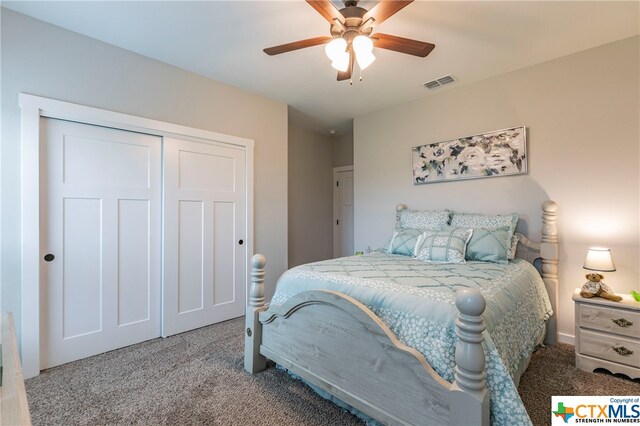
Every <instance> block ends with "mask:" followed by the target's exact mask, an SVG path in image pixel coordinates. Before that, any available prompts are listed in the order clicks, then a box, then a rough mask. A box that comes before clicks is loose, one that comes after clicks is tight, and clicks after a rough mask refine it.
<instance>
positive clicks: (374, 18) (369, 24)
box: [264, 0, 436, 81]
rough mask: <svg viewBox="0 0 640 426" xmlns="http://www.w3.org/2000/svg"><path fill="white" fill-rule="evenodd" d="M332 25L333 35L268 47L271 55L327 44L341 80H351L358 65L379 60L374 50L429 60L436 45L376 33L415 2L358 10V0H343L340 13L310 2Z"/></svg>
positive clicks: (322, 0)
mask: <svg viewBox="0 0 640 426" xmlns="http://www.w3.org/2000/svg"><path fill="white" fill-rule="evenodd" d="M306 1H307V3H309V4H310V5H311V7H313V8H314V9H315V10H316V11H317V12H318V13H320V15H322V17H323V18H324V19H326V20H327V21H329V23H330V24H331V36H321V37H314V38H309V39H306V40H299V41H294V42H292V43H287V44H281V45H279V46H273V47H268V48H266V49H264V52H265V53H266V54H268V55H279V54H281V53H285V52H291V51H293V50H298V49H303V48H305V47H312V46H318V45H321V44H326V45H327V46H326V48H325V52H326V53H327V56H328V57H329V59H331V61H332V62H331V65H332V66H333V67H334V68H335V69H336V70H338V81H342V80H348V79H350V78H351V75H352V74H353V67H354V62H356V61H357V63H358V66H359V67H360V69H365V68H366V67H367V66H369V65H370V64H371V63H372V62H373V61H374V60H375V59H376V58H375V56H374V55H373V52H372V51H373V47H374V46H375V47H377V48H380V49H387V50H393V51H395V52H400V53H406V54H409V55H414V56H419V57H422V58H424V57H426V56H427V55H428V54H429V53H431V51H432V50H433V48H434V47H436V46H435V45H434V44H431V43H425V42H422V41H417V40H411V39H408V38H404V37H398V36H394V35H389V34H382V33H375V34H372V32H373V29H374V28H375V27H376V26H377V25H379V24H381V23H382V22H384V21H385V20H387V19H388V18H389V17H391V16H393V15H395V14H396V13H398V12H399V11H400V10H401V9H403V8H404V7H405V6H407V5H409V3H411V2H412V1H413V0H381V1H380V2H378V3H377V4H376V5H375V6H373V7H372V8H371V9H370V10H366V9H364V8H362V7H358V0H343V3H344V6H345V7H344V8H342V9H340V10H338V9H337V8H336V7H335V6H334V5H333V4H332V3H331V1H330V0H306Z"/></svg>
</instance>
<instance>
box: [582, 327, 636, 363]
mask: <svg viewBox="0 0 640 426" xmlns="http://www.w3.org/2000/svg"><path fill="white" fill-rule="evenodd" d="M580 353H581V354H584V355H589V356H592V357H596V358H600V359H605V360H609V361H613V362H617V363H619V364H625V365H630V366H632V367H640V340H638V339H626V338H624V337H619V336H612V335H609V334H602V333H596V332H594V331H589V330H582V332H581V333H580Z"/></svg>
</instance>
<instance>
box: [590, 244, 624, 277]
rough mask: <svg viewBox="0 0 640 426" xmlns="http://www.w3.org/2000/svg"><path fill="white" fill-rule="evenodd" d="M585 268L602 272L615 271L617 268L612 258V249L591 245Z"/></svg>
mask: <svg viewBox="0 0 640 426" xmlns="http://www.w3.org/2000/svg"><path fill="white" fill-rule="evenodd" d="M583 268H584V269H589V270H590V271H600V272H613V271H615V270H616V267H615V265H614V264H613V260H612V259H611V251H610V250H609V249H608V248H604V247H589V251H588V252H587V257H586V258H585V259H584V266H583Z"/></svg>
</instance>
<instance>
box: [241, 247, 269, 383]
mask: <svg viewBox="0 0 640 426" xmlns="http://www.w3.org/2000/svg"><path fill="white" fill-rule="evenodd" d="M266 263H267V261H266V259H265V258H264V256H263V255H261V254H256V255H254V256H253V257H252V258H251V289H250V290H249V305H248V306H247V314H246V317H245V326H246V328H245V336H244V369H245V370H247V371H248V372H249V373H251V374H255V373H257V372H259V371H262V370H264V369H265V368H267V359H266V358H265V357H264V356H262V355H261V354H260V345H261V344H262V324H261V323H260V320H259V318H258V315H259V314H260V312H262V311H265V310H266V309H267V306H266V305H265V303H264V276H265V272H264V265H265V264H266Z"/></svg>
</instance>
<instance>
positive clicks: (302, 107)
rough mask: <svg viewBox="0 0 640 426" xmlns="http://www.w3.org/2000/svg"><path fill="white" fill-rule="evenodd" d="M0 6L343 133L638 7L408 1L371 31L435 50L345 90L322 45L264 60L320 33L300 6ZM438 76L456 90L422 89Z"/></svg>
mask: <svg viewBox="0 0 640 426" xmlns="http://www.w3.org/2000/svg"><path fill="white" fill-rule="evenodd" d="M334 4H336V5H340V2H339V1H335V0H334ZM373 4H375V2H373V1H367V2H364V1H363V2H361V3H360V5H361V6H363V7H365V8H367V9H368V8H370V7H371V5H373ZM2 5H3V6H5V7H8V8H10V9H13V10H15V11H17V12H20V13H23V14H26V15H30V16H32V17H34V18H37V19H41V20H43V21H46V22H50V23H52V24H55V25H59V26H61V27H63V28H67V29H69V30H72V31H76V32H78V33H81V34H85V35H87V36H90V37H93V38H96V39H98V40H102V41H105V42H107V43H111V44H113V45H116V46H119V47H122V48H125V49H128V50H131V51H133V52H137V53H139V54H142V55H145V56H148V57H151V58H154V59H157V60H160V61H163V62H166V63H169V64H173V65H175V66H178V67H181V68H184V69H186V70H190V71H193V72H195V73H198V74H201V75H204V76H207V77H210V78H213V79H215V80H218V81H221V82H224V83H228V84H231V85H233V86H236V87H239V88H242V89H246V90H249V91H252V92H256V93H260V94H262V95H264V96H267V97H270V98H273V99H278V100H280V101H282V102H285V103H287V104H288V105H289V106H290V122H292V123H293V124H296V125H298V126H301V127H306V128H309V129H312V130H315V131H319V132H328V131H329V130H330V129H336V130H338V133H344V132H348V131H349V130H350V123H351V119H352V118H354V117H357V116H360V115H363V114H367V113H369V112H372V111H376V110H381V109H384V108H387V107H390V106H392V105H396V104H400V103H404V102H408V101H412V100H416V99H418V98H422V97H425V96H428V95H430V94H431V93H435V92H437V91H442V90H448V88H451V87H455V86H461V85H466V84H469V83H473V82H475V81H479V80H482V79H486V78H489V77H492V76H496V75H499V74H503V73H506V72H509V71H512V70H516V69H520V68H524V67H527V66H530V65H534V64H537V63H541V62H545V61H548V60H551V59H554V58H558V57H561V56H565V55H568V54H571V53H575V52H578V51H581V50H585V49H589V48H592V47H595V46H599V45H603V44H606V43H610V42H613V41H616V40H620V39H623V38H627V37H631V36H633V35H636V34H638V33H639V32H640V23H639V13H640V10H639V9H640V8H639V5H640V3H639V2H638V1H627V2H612V1H584V2H581V1H567V2H553V1H550V2H542V1H524V2H516V1H502V2H500V1H498V2H490V1H416V2H414V3H412V4H410V5H409V6H407V7H406V8H404V9H403V10H401V11H400V12H399V13H398V14H396V15H394V16H393V17H391V18H390V19H389V20H387V21H386V22H383V23H382V24H381V25H380V26H379V27H377V28H376V30H375V31H379V32H384V33H388V34H394V35H398V36H402V37H408V38H413V39H417V40H421V41H428V42H431V43H434V44H435V45H436V48H435V49H434V51H433V52H432V53H431V54H430V55H429V56H428V57H427V58H417V57H413V56H409V55H404V54H400V53H396V52H390V51H386V50H380V49H375V50H374V53H375V55H376V56H377V58H378V59H377V60H376V62H374V63H373V65H371V66H370V67H369V68H368V69H367V70H366V71H365V72H363V74H362V76H363V81H357V79H356V78H354V82H353V85H352V86H350V85H349V82H347V81H343V82H337V81H336V73H335V71H334V70H333V69H332V68H331V66H330V64H329V60H328V59H327V57H326V56H325V54H324V50H323V49H324V48H323V47H322V46H317V47H311V48H307V49H303V50H298V51H295V52H290V53H285V54H282V55H279V56H268V55H266V54H265V53H263V52H262V49H263V48H265V47H269V46H273V45H278V44H283V43H288V42H291V41H295V40H300V39H305V38H311V37H315V36H320V35H329V24H328V23H327V22H326V21H325V20H324V19H323V18H322V17H321V16H320V15H319V14H318V13H316V12H315V11H314V10H313V9H312V8H311V7H310V6H309V5H308V4H306V3H305V2H304V1H302V0H290V1H269V0H262V1H197V2H166V1H161V2H156V1H141V2H119V1H116V2H104V1H82V2H58V1H46V2H31V1H30V2H6V1H3V2H2ZM446 74H453V75H454V76H455V77H456V78H457V79H458V82H456V83H454V84H452V85H451V86H448V87H445V88H440V89H436V90H435V91H427V89H425V88H423V86H422V85H423V83H425V82H427V81H429V80H432V79H435V78H438V77H442V76H444V75H446Z"/></svg>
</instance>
